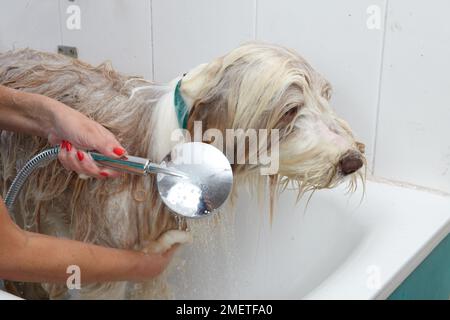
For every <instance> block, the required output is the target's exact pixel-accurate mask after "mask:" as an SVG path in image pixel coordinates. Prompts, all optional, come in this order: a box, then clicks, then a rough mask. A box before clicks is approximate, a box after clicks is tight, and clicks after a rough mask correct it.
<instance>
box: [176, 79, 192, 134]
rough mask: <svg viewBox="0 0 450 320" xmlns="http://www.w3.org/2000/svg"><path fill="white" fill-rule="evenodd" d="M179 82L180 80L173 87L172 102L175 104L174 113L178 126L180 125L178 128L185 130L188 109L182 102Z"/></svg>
mask: <svg viewBox="0 0 450 320" xmlns="http://www.w3.org/2000/svg"><path fill="white" fill-rule="evenodd" d="M181 80H182V79H180V81H178V83H177V86H176V87H175V95H174V99H173V102H174V104H175V112H176V114H177V118H178V124H179V125H180V128H182V129H186V127H187V120H188V109H187V106H186V102H184V99H183V97H182V96H181V92H180V87H181Z"/></svg>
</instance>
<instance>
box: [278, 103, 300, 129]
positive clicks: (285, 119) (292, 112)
mask: <svg viewBox="0 0 450 320" xmlns="http://www.w3.org/2000/svg"><path fill="white" fill-rule="evenodd" d="M299 109H300V107H299V106H294V107H292V108H290V109H289V110H288V111H286V112H285V113H284V114H283V116H282V117H281V121H280V123H281V125H282V126H283V125H287V124H289V123H291V122H292V120H294V118H295V117H296V116H297V113H298V110H299Z"/></svg>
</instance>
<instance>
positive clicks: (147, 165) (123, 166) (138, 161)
mask: <svg viewBox="0 0 450 320" xmlns="http://www.w3.org/2000/svg"><path fill="white" fill-rule="evenodd" d="M88 153H89V154H90V156H91V157H92V159H94V160H95V161H96V162H97V163H98V164H100V165H102V166H105V167H108V168H111V169H114V170H117V171H121V172H126V173H131V174H136V175H141V176H146V175H147V174H149V173H150V174H157V173H164V174H168V175H172V176H177V177H185V175H184V174H183V173H181V172H178V171H176V170H174V169H169V168H164V167H162V166H161V165H158V164H155V163H152V162H151V161H150V160H149V159H146V158H141V157H135V156H125V157H122V158H118V159H117V158H110V157H107V156H104V155H102V154H100V153H98V152H94V151H89V152H88Z"/></svg>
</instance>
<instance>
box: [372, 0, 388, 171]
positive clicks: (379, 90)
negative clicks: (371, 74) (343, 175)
mask: <svg viewBox="0 0 450 320" xmlns="http://www.w3.org/2000/svg"><path fill="white" fill-rule="evenodd" d="M388 10H389V0H386V1H385V4H384V17H383V19H384V21H383V38H382V40H381V52H380V54H381V58H380V69H379V70H380V74H379V76H378V94H377V107H376V114H375V119H376V120H375V137H374V138H375V139H374V144H373V151H372V174H373V175H375V163H376V152H377V144H378V130H379V122H380V108H381V88H382V81H383V69H384V54H385V46H386V29H387V19H388Z"/></svg>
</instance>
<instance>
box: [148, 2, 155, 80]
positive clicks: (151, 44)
mask: <svg viewBox="0 0 450 320" xmlns="http://www.w3.org/2000/svg"><path fill="white" fill-rule="evenodd" d="M149 1H150V46H151V52H152V66H151V68H152V70H151V71H152V81H155V50H154V44H155V43H154V39H153V37H154V33H153V0H149Z"/></svg>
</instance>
